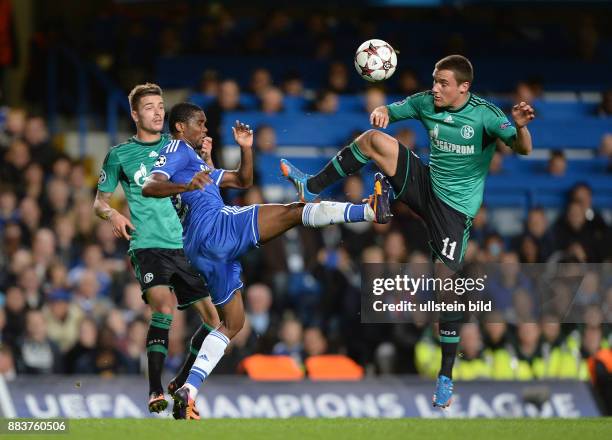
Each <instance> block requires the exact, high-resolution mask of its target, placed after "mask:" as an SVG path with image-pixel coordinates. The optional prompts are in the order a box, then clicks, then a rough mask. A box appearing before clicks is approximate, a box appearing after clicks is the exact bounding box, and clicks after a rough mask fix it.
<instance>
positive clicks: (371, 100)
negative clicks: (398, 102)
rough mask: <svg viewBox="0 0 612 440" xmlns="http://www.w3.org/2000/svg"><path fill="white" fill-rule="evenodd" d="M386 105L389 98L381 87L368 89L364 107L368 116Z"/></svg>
mask: <svg viewBox="0 0 612 440" xmlns="http://www.w3.org/2000/svg"><path fill="white" fill-rule="evenodd" d="M386 103H387V96H386V95H385V92H384V91H383V90H382V89H381V88H380V87H368V89H367V90H366V92H365V95H364V104H365V105H364V107H365V111H366V113H367V114H368V115H369V114H370V113H372V112H373V111H374V109H375V108H376V107H380V106H381V105H385V104H386Z"/></svg>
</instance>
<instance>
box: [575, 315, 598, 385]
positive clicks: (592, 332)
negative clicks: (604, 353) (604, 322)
mask: <svg viewBox="0 0 612 440" xmlns="http://www.w3.org/2000/svg"><path fill="white" fill-rule="evenodd" d="M602 341H603V335H602V329H601V326H595V325H587V326H586V327H585V328H584V330H583V331H582V343H581V344H580V355H581V357H582V362H581V363H580V366H579V368H578V379H580V380H589V365H588V362H589V359H590V358H591V357H594V356H595V355H596V354H597V352H598V351H599V350H600V349H601V348H602Z"/></svg>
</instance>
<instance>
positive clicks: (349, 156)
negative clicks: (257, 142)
mask: <svg viewBox="0 0 612 440" xmlns="http://www.w3.org/2000/svg"><path fill="white" fill-rule="evenodd" d="M397 160H398V142H397V140H396V139H395V138H394V137H392V136H389V135H388V134H386V133H383V132H381V131H378V130H368V131H366V132H365V133H362V134H361V135H359V136H358V137H357V139H355V140H354V141H353V142H352V143H351V144H350V145H348V146H347V147H344V148H343V149H342V150H340V151H339V152H338V154H336V156H334V157H333V158H332V160H331V161H330V162H329V163H328V164H327V165H326V166H325V167H324V168H323V169H322V170H321V171H319V172H318V173H317V174H316V175H314V176H308V175H304V174H302V173H301V172H299V170H297V169H295V168H294V167H293V166H292V165H291V164H290V163H289V162H288V161H286V160H283V161H282V162H281V170H282V172H283V174H284V175H285V176H286V177H288V178H289V179H291V180H292V181H293V182H294V184H295V185H296V187H297V189H298V192H299V195H300V200H302V201H312V200H314V199H315V198H316V196H317V194H319V193H320V192H321V191H323V190H324V189H325V188H327V187H328V186H330V185H331V184H333V183H334V182H336V181H338V180H340V179H342V178H343V177H345V176H348V175H351V174H354V173H356V172H357V171H359V170H360V169H361V168H362V167H363V166H364V165H366V164H367V163H368V162H369V161H373V162H374V163H375V164H376V165H377V166H378V168H379V169H380V170H381V171H382V172H383V174H385V175H386V176H394V175H395V173H396V169H397Z"/></svg>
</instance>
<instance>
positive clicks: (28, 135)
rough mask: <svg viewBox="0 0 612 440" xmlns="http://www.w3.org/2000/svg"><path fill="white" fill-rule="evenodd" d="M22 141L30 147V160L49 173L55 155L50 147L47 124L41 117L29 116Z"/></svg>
mask: <svg viewBox="0 0 612 440" xmlns="http://www.w3.org/2000/svg"><path fill="white" fill-rule="evenodd" d="M23 139H24V141H26V143H27V144H28V145H29V147H30V152H31V154H32V159H33V160H34V161H36V162H38V163H39V164H41V165H42V166H43V167H45V172H49V170H50V168H51V164H52V163H53V161H54V160H55V158H56V157H57V153H56V151H55V149H54V148H53V146H52V145H51V138H50V136H49V129H48V128H47V122H46V121H45V119H44V118H43V117H42V116H36V115H35V116H30V117H29V118H28V119H27V121H26V123H25V127H24V132H23Z"/></svg>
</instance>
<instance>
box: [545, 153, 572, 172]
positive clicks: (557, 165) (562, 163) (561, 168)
mask: <svg viewBox="0 0 612 440" xmlns="http://www.w3.org/2000/svg"><path fill="white" fill-rule="evenodd" d="M566 171H567V159H565V154H564V153H563V151H562V150H554V151H551V152H550V157H549V159H548V174H550V175H551V176H555V177H563V176H565V172H566Z"/></svg>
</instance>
